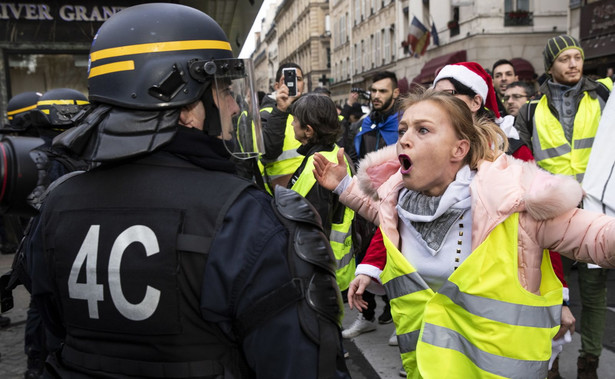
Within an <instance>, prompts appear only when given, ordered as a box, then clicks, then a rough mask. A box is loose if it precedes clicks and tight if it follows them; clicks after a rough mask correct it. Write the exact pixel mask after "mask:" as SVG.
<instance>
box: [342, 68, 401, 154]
mask: <svg viewBox="0 0 615 379" xmlns="http://www.w3.org/2000/svg"><path fill="white" fill-rule="evenodd" d="M370 91H371V102H372V112H371V113H370V114H369V116H367V117H365V118H364V119H363V124H362V125H361V128H360V129H359V132H358V133H357V135H356V136H355V138H354V147H355V150H356V158H357V159H356V160H355V162H358V161H359V160H360V159H362V158H363V157H364V156H365V154H367V153H370V152H372V151H375V150H378V149H380V148H383V147H385V146H387V145H391V144H393V143H395V142H397V113H396V112H395V101H396V100H397V98H398V97H399V88H397V77H396V76H395V74H394V73H392V72H390V71H382V72H379V73H377V74H376V75H375V76H374V78H373V83H372V86H371V88H370ZM353 158H354V157H353Z"/></svg>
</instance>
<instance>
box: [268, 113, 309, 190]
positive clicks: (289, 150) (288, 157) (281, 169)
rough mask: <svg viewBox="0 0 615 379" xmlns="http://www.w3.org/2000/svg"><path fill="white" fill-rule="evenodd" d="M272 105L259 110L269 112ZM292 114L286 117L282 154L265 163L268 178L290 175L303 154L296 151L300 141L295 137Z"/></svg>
mask: <svg viewBox="0 0 615 379" xmlns="http://www.w3.org/2000/svg"><path fill="white" fill-rule="evenodd" d="M272 111H273V108H272V107H266V108H262V109H261V112H268V113H271V112H272ZM292 122H293V116H292V115H288V118H287V119H286V129H285V130H284V144H283V145H282V154H280V155H279V156H278V157H277V158H276V160H275V162H271V163H267V164H266V165H265V170H266V171H267V175H268V176H269V179H271V180H273V179H277V178H279V177H281V176H285V175H292V174H294V173H295V171H297V169H298V168H299V166H300V165H301V162H302V161H303V156H302V155H301V154H299V153H297V149H298V148H299V146H301V142H299V141H297V140H296V139H295V130H294V128H293V125H292Z"/></svg>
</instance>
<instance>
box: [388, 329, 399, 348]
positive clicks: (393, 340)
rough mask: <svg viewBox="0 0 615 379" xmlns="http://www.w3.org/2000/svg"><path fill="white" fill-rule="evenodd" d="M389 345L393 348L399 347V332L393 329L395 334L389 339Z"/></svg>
mask: <svg viewBox="0 0 615 379" xmlns="http://www.w3.org/2000/svg"><path fill="white" fill-rule="evenodd" d="M389 345H391V346H398V345H399V342H397V331H396V330H395V329H393V334H391V337H389Z"/></svg>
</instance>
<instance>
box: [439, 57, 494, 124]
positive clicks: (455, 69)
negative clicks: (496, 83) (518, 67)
mask: <svg viewBox="0 0 615 379" xmlns="http://www.w3.org/2000/svg"><path fill="white" fill-rule="evenodd" d="M446 78H453V79H455V80H457V81H458V82H459V83H461V84H463V85H465V86H467V87H469V88H471V89H472V90H473V91H474V92H476V93H477V94H478V95H480V97H482V99H483V105H484V106H485V107H487V108H488V109H490V110H491V111H492V112H493V113H494V114H495V118H496V119H499V118H500V111H499V110H498V100H497V98H496V96H495V90H494V89H493V82H492V80H491V76H490V75H489V74H487V71H485V69H484V68H483V67H482V66H481V65H479V64H478V63H476V62H461V63H453V64H449V65H446V66H444V67H443V68H442V70H440V72H438V75H437V76H436V79H435V80H434V82H433V85H436V83H437V82H438V81H440V80H441V79H446Z"/></svg>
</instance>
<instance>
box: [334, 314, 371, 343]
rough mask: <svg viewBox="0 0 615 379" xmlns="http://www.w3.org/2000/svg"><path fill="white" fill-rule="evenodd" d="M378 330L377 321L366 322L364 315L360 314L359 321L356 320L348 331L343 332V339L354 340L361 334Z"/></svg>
mask: <svg viewBox="0 0 615 379" xmlns="http://www.w3.org/2000/svg"><path fill="white" fill-rule="evenodd" d="M374 330H376V320H375V319H374V320H371V321H369V320H366V319H365V317H363V313H359V314H358V316H357V319H356V320H354V322H353V323H352V325H350V327H349V328H348V329H344V330H343V331H342V337H343V338H354V337H356V336H358V335H359V334H361V333H367V332H371V331H374Z"/></svg>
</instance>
